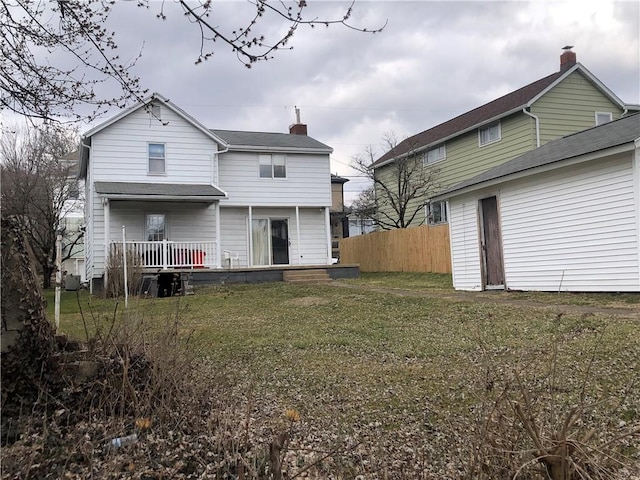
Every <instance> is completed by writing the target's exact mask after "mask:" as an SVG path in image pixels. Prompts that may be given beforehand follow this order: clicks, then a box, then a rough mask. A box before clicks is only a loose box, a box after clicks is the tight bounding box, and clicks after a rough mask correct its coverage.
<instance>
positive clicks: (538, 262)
mask: <svg viewBox="0 0 640 480" xmlns="http://www.w3.org/2000/svg"><path fill="white" fill-rule="evenodd" d="M500 211H501V220H502V235H503V251H504V261H505V262H504V263H505V275H506V282H507V286H508V288H510V289H515V290H550V291H627V290H634V289H635V290H638V284H639V281H640V280H639V279H640V270H639V266H638V233H637V227H636V222H637V218H638V215H639V212H638V206H637V205H635V203H634V195H633V176H632V172H631V161H630V160H629V156H628V155H627V156H626V157H625V158H617V159H610V160H607V161H604V160H603V161H600V162H597V163H596V162H590V163H588V164H583V165H579V166H574V167H571V168H565V169H562V170H559V171H553V172H549V173H546V174H542V175H537V176H535V177H530V178H527V179H525V180H522V181H519V182H513V183H511V184H509V185H508V187H505V188H504V189H502V191H501V210H500Z"/></svg>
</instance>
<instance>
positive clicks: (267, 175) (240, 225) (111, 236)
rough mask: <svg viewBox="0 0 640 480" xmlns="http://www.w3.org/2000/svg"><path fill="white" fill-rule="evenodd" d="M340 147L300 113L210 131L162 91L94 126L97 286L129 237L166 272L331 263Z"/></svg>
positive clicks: (90, 228) (91, 213)
mask: <svg viewBox="0 0 640 480" xmlns="http://www.w3.org/2000/svg"><path fill="white" fill-rule="evenodd" d="M331 152H332V149H331V148H330V147H328V146H327V145H325V144H323V143H321V142H319V141H317V140H314V139H313V138H311V137H309V136H307V135H306V125H303V124H300V123H299V122H298V123H297V124H294V125H292V126H291V127H290V133H288V134H284V133H258V132H244V131H230V130H211V129H208V128H206V127H205V126H204V125H202V124H201V123H200V122H198V121H197V120H195V119H194V118H193V117H191V116H190V115H188V114H187V113H186V112H184V111H183V110H182V109H180V108H179V107H178V106H176V105H175V104H173V103H171V102H170V101H168V100H167V99H166V98H164V97H162V96H161V95H159V94H153V95H151V96H150V97H149V98H147V99H145V100H144V101H142V102H140V103H139V104H137V105H135V106H133V107H131V108H129V109H127V110H123V111H122V112H121V113H119V114H118V115H116V116H114V117H113V118H111V119H109V120H107V121H106V122H104V123H102V124H100V125H98V126H96V127H94V128H92V129H91V130H89V131H88V132H86V133H85V134H84V135H83V136H82V139H81V148H80V158H79V171H78V175H79V178H81V179H84V181H85V192H86V193H85V195H86V202H85V222H86V232H85V258H86V263H85V264H86V275H87V279H88V281H89V282H90V285H91V289H92V291H93V290H94V289H101V288H102V287H103V286H104V281H105V278H104V277H105V274H106V271H107V270H106V265H107V262H108V258H109V255H110V253H111V252H116V251H117V248H116V245H118V244H122V242H123V241H126V245H127V251H129V252H132V253H134V255H135V256H136V258H137V259H139V261H140V262H141V263H142V266H143V267H144V268H145V269H156V270H157V271H161V270H165V271H166V270H172V269H190V268H204V269H230V268H233V269H237V268H260V267H270V266H282V265H292V266H304V265H329V264H331V233H330V221H329V218H330V217H329V210H330V207H331V181H330V178H331V175H330V166H329V154H330V153H331ZM123 227H124V228H123ZM123 233H124V240H123Z"/></svg>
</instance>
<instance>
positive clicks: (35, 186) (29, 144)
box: [0, 126, 82, 288]
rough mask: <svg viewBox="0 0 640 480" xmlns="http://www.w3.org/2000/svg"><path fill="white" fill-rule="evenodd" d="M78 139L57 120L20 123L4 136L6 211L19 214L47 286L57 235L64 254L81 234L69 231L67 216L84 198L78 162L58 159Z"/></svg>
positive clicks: (0, 168) (0, 152) (0, 151)
mask: <svg viewBox="0 0 640 480" xmlns="http://www.w3.org/2000/svg"><path fill="white" fill-rule="evenodd" d="M77 145H78V140H77V133H76V132H75V131H74V130H70V129H64V128H62V127H53V126H48V127H40V128H34V127H26V128H25V129H19V128H16V129H15V131H14V132H13V133H6V134H4V135H3V136H2V141H1V142H0V161H1V162H2V163H1V165H0V173H1V174H2V216H3V217H4V216H16V217H17V218H19V219H20V220H21V222H22V225H23V228H24V230H25V233H26V235H27V239H28V241H29V244H30V245H31V248H32V250H33V252H34V254H35V257H36V260H37V262H38V264H39V265H40V267H41V269H42V274H43V276H44V280H43V286H44V287H45V288H47V287H49V286H50V282H51V280H50V279H51V275H52V274H53V273H54V272H55V263H56V248H55V247H56V237H57V235H58V234H61V235H62V236H63V238H64V239H65V243H66V245H65V248H64V253H63V255H64V256H67V257H69V256H70V255H71V254H72V253H73V250H74V248H73V247H74V246H75V245H76V244H78V242H80V240H81V238H82V232H79V231H76V232H69V231H67V222H66V221H65V217H66V215H67V213H69V211H70V210H73V209H74V208H77V205H78V203H79V202H82V199H81V198H79V195H78V189H77V183H76V180H75V170H76V166H75V162H71V161H61V160H60V159H61V158H63V157H64V156H68V155H69V153H70V152H73V151H74V150H75V149H77ZM64 260H66V258H62V259H61V261H64Z"/></svg>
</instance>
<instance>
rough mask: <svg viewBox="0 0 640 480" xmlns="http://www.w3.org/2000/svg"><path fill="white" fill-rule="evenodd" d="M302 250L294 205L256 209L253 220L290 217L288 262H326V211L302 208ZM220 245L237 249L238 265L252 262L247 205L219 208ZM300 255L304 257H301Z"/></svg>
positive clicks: (223, 248)
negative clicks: (250, 259) (292, 206)
mask: <svg viewBox="0 0 640 480" xmlns="http://www.w3.org/2000/svg"><path fill="white" fill-rule="evenodd" d="M299 213H300V249H299V250H298V236H297V227H296V211H295V208H253V209H252V217H253V219H254V220H255V219H258V218H275V219H287V220H288V228H289V239H290V241H291V245H290V246H289V264H290V265H323V264H326V263H327V250H328V246H327V233H326V230H325V224H324V212H323V211H322V210H321V209H319V208H300V209H299ZM220 220H221V229H222V232H221V248H222V251H224V250H229V251H232V252H238V256H239V260H238V266H240V267H247V266H248V264H249V260H248V257H249V256H248V250H249V244H248V240H249V235H248V224H249V223H248V221H249V209H248V208H228V207H221V208H220ZM299 255H300V256H301V258H299Z"/></svg>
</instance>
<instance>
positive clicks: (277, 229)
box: [271, 219, 289, 265]
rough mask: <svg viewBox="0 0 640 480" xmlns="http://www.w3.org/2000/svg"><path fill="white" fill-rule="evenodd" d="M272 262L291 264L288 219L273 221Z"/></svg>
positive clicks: (274, 263)
mask: <svg viewBox="0 0 640 480" xmlns="http://www.w3.org/2000/svg"><path fill="white" fill-rule="evenodd" d="M271 262H272V264H273V265H288V264H289V224H288V222H287V220H286V219H283V220H271Z"/></svg>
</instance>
